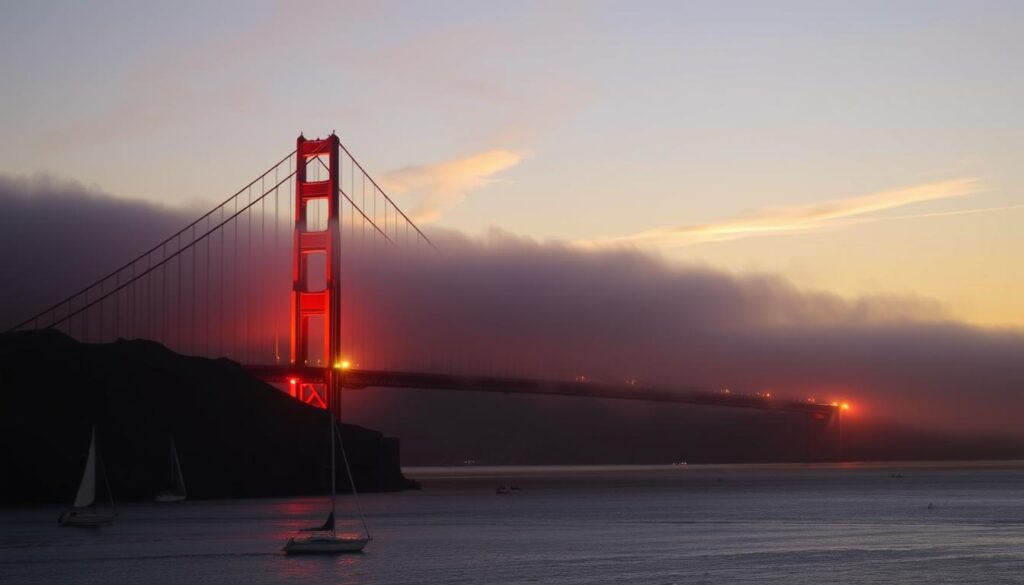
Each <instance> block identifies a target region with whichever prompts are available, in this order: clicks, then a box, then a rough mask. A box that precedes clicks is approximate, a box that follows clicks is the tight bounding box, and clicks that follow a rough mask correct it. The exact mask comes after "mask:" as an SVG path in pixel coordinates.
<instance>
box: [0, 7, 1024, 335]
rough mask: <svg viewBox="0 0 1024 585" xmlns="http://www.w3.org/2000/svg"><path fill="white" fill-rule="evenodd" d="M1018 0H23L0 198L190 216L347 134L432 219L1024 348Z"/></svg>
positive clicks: (388, 184)
mask: <svg viewBox="0 0 1024 585" xmlns="http://www.w3.org/2000/svg"><path fill="white" fill-rule="evenodd" d="M1022 17H1024V4H1020V3H1016V2H973V1H972V2H967V1H963V2H948V1H947V2H943V1H936V2H906V1H903V2H900V1H887V2H858V3H840V2H772V3H764V2H629V3H625V2H619V3H611V2H538V3H482V2H431V3H419V2H409V3H401V2H372V3H357V2H351V3H349V2H344V3H342V2H304V3H302V4H301V5H300V4H295V3H275V2H237V3H231V2H223V3H213V4H212V5H211V4H210V3H206V2H191V3H190V2H175V3H167V2H162V3H136V2H131V3H116V2H109V3H100V2H89V3H80V2H66V3H62V2H41V3H20V4H19V3H16V4H13V5H11V6H8V7H6V8H5V10H4V18H3V19H2V21H0V55H3V57H2V58H0V75H2V77H3V79H4V84H3V88H4V89H3V91H2V96H3V102H2V103H3V107H0V129H2V130H3V136H4V137H5V139H4V140H2V141H0V175H2V176H4V177H6V178H8V179H10V180H16V179H18V178H20V177H25V176H33V175H36V174H45V175H52V176H55V177H57V178H59V179H66V180H73V181H77V182H79V183H81V184H83V185H85V186H86V187H87V188H88V189H93V190H97V191H102V192H104V193H109V194H113V195H114V196H116V197H118V198H124V199H140V200H144V201H149V202H153V203H157V204H159V205H163V206H166V207H170V208H174V209H179V208H185V209H192V208H198V207H202V206H208V205H210V204H213V203H216V202H218V201H220V200H223V199H224V198H226V196H227V195H229V194H231V193H233V192H234V191H236V190H237V189H238V188H239V187H241V186H242V185H244V184H245V183H246V182H248V180H250V179H251V178H252V177H253V176H255V175H257V174H259V173H260V172H261V171H262V170H263V169H264V168H266V167H268V166H270V165H271V164H272V163H274V162H276V161H277V160H278V159H279V158H280V157H281V156H283V155H284V154H286V153H287V152H289V151H290V150H291V149H292V148H293V147H294V140H295V138H296V136H297V135H298V133H299V132H300V131H301V132H304V133H305V134H306V135H307V136H318V135H325V134H327V133H329V132H331V131H332V130H334V131H336V132H337V133H338V134H339V135H340V136H341V139H342V141H343V142H344V143H345V144H346V145H347V146H348V148H349V149H350V150H351V151H352V152H353V153H354V154H355V155H356V156H357V157H358V158H359V159H360V161H361V162H362V164H363V165H364V166H365V167H366V168H367V170H368V171H369V172H370V173H371V174H372V175H374V176H375V177H377V178H378V179H379V181H380V182H381V184H382V185H383V186H384V187H385V189H387V190H388V191H390V192H391V193H392V194H394V195H395V197H396V198H397V199H398V200H399V201H400V203H401V204H402V206H403V207H404V208H405V209H407V210H409V211H410V213H412V214H413V215H414V216H415V217H416V219H417V220H418V221H419V222H420V223H421V224H423V225H425V226H428V227H431V228H433V229H444V230H454V231H458V232H463V233H466V234H470V235H476V236H479V235H482V234H486V233H487V232H488V231H489V230H491V229H492V228H499V229H501V230H503V231H505V232H508V233H510V234H514V235H515V236H517V237H525V238H528V239H532V240H536V241H540V242H551V241H557V242H560V243H564V244H566V245H570V246H573V247H577V248H579V249H582V250H604V249H609V248H611V249H618V248H622V247H627V248H636V249H639V250H641V251H643V252H644V253H650V254H653V255H655V256H660V257H661V258H663V259H664V260H665V261H667V262H669V263H670V264H672V263H675V264H679V265H687V266H692V265H705V266H708V267H711V268H714V269H716V270H724V271H727V272H729V273H733V274H737V275H745V274H750V273H770V274H774V275H778V276H779V277H780V278H783V279H785V280H786V281H787V282H789V283H792V285H793V286H795V287H797V288H799V289H806V290H813V291H824V292H827V293H829V294H834V295H838V296H839V297H841V298H844V299H857V298H859V297H862V296H864V295H869V296H874V297H886V296H892V297H900V298H910V299H918V300H920V301H921V302H922V303H936V304H938V305H939V306H940V307H941V312H942V314H943V315H945V316H946V318H948V319H951V320H954V321H961V322H964V323H966V324H970V325H978V326H982V327H985V328H991V329H1007V328H1009V329H1014V330H1020V329H1022V328H1024V295H1022V294H1021V291H1022V289H1024V263H1022V262H1020V260H1019V255H1020V252H1021V251H1022V250H1024V230H1021V229H1020V227H1019V226H1020V224H1021V220H1022V219H1024V196H1022V195H1021V188H1022V186H1024V169H1022V168H1021V165H1020V164H1019V161H1020V160H1021V157H1022V155H1024V132H1022V120H1021V116H1020V115H1019V104H1020V103H1024V75H1021V61H1020V59H1019V56H1020V55H1021V54H1024V38H1022V37H1021V36H1020V34H1019V27H1018V26H1017V25H1018V24H1019V23H1020V22H1021V21H1022Z"/></svg>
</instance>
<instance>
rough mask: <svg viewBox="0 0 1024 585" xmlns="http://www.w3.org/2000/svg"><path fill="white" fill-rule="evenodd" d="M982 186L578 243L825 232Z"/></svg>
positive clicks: (913, 190) (923, 190)
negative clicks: (884, 212) (878, 214)
mask: <svg viewBox="0 0 1024 585" xmlns="http://www.w3.org/2000/svg"><path fill="white" fill-rule="evenodd" d="M981 190H982V185H981V182H980V181H979V180H978V179H974V178H962V179H953V180H949V181H940V182H935V183H927V184H924V185H916V186H913V187H907V188H903V189H895V190H891V191H883V192H880V193H872V194H869V195H861V196H859V197H848V198H845V199H834V200H831V201H824V202H817V203H809V204H805V205H792V206H785V207H769V208H765V209H761V210H757V211H754V212H752V213H748V214H745V215H742V216H739V217H736V218H734V219H728V220H723V221H718V222H712V223H707V224H701V225H692V226H678V227H674V226H664V227H658V228H654V229H651V230H646V231H643V232H639V233H636V234H632V235H628V236H620V237H612V238H603V239H598V240H585V241H580V242H577V243H578V244H580V245H583V246H587V247H603V246H619V245H625V246H629V245H636V246H645V247H658V248H674V247H681V246H686V245H691V244H700V243H705V242H724V241H730V240H738V239H742V238H754V237H761V236H773V235H785V234H795V233H802V232H814V231H822V230H827V229H836V228H840V227H843V226H848V225H852V224H862V223H869V222H873V221H882V220H888V219H893V218H892V217H890V216H877V217H872V216H867V215H868V214H871V213H876V212H880V211H886V210H889V209H895V208H899V207H904V206H907V205H911V204H914V203H924V202H928V201H937V200H940V199H951V198H955V197H963V196H966V195H971V194H973V193H978V192H980V191H981ZM975 211H978V210H961V211H954V212H946V213H947V214H962V213H970V212H975ZM932 215H935V214H920V215H914V216H901V217H902V218H904V219H907V218H910V217H929V216H932ZM864 216H867V217H864Z"/></svg>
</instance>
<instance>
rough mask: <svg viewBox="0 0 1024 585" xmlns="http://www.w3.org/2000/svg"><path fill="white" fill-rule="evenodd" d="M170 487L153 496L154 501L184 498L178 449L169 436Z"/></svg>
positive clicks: (170, 501) (160, 501)
mask: <svg viewBox="0 0 1024 585" xmlns="http://www.w3.org/2000/svg"><path fill="white" fill-rule="evenodd" d="M170 479H171V489H169V490H164V491H162V492H160V493H159V494H157V496H156V497H155V498H153V501H154V502H159V503H161V504H167V503H172V502H180V501H182V500H184V499H185V477H184V476H182V474H181V461H179V460H178V449H177V447H176V446H175V445H174V437H171V475H170Z"/></svg>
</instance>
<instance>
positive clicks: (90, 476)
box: [57, 427, 116, 526]
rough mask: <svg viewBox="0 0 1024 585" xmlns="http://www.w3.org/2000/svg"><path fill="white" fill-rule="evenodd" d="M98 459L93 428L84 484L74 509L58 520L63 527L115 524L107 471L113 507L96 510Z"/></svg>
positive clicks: (81, 486)
mask: <svg viewBox="0 0 1024 585" xmlns="http://www.w3.org/2000/svg"><path fill="white" fill-rule="evenodd" d="M97 458H98V455H97V453H96V427H93V428H92V442H91V443H90V444H89V458H88V459H87V460H86V462H85V471H84V472H83V473H82V483H81V484H79V486H78V495H76V496H75V504H74V507H72V508H71V509H70V510H65V511H63V512H61V514H60V517H59V518H57V523H58V524H60V525H61V526H103V525H105V524H113V523H114V516H115V515H116V512H115V510H114V507H113V504H114V496H113V494H112V493H111V492H110V482H108V481H107V474H106V471H105V470H104V473H103V483H104V484H106V486H107V495H108V496H109V497H110V504H111V507H110V509H109V510H104V509H99V508H96V466H97Z"/></svg>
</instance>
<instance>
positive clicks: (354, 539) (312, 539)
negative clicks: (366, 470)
mask: <svg viewBox="0 0 1024 585" xmlns="http://www.w3.org/2000/svg"><path fill="white" fill-rule="evenodd" d="M328 417H329V418H330V419H331V513H330V514H328V515H327V520H326V521H325V522H324V523H323V525H321V526H315V527H312V528H302V529H300V530H299V532H311V533H313V534H310V535H309V536H293V537H291V538H289V539H288V542H286V543H285V545H284V549H283V550H284V552H285V554H289V555H295V554H335V553H354V552H362V550H363V548H365V547H366V544H367V543H368V542H370V540H371V537H370V529H369V528H367V526H366V518H364V517H363V511H362V510H361V509H360V508H359V500H358V497H359V495H358V494H357V493H356V482H355V481H354V480H353V479H352V470H351V469H350V468H349V465H348V456H347V455H346V454H345V443H344V442H343V441H342V440H341V433H340V432H339V431H338V429H337V428H336V426H335V424H334V413H333V412H329V413H328ZM335 439H337V440H338V442H339V444H340V445H341V458H342V460H343V461H344V462H345V472H346V473H347V474H348V481H349V484H350V485H351V486H352V497H353V498H354V499H355V502H356V509H357V510H358V511H359V519H360V521H362V523H363V533H364V535H351V534H342V535H339V534H338V532H337V530H336V529H335V526H334V511H335V499H336V498H335V493H336V491H337V490H336V485H335V483H336V478H337V474H336V472H335V467H334V460H335V457H334V441H335Z"/></svg>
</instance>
